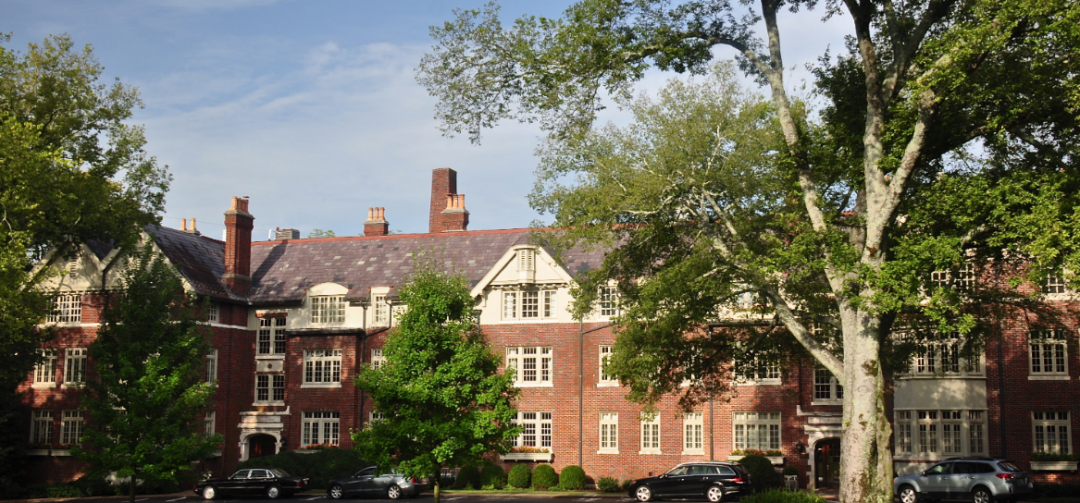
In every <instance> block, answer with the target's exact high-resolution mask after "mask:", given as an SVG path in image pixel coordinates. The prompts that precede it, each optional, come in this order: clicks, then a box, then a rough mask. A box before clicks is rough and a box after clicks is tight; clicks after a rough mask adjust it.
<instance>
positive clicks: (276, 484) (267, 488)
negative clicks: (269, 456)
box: [195, 468, 308, 500]
mask: <svg viewBox="0 0 1080 503" xmlns="http://www.w3.org/2000/svg"><path fill="white" fill-rule="evenodd" d="M307 487H308V479H304V478H299V477H291V476H289V474H288V473H285V470H282V469H280V468H245V469H243V470H237V471H236V473H234V474H232V475H231V476H229V478H227V479H210V480H206V481H203V482H199V483H198V484H195V495H196V496H202V497H203V499H208V500H212V499H214V498H217V497H218V496H258V495H260V494H262V495H265V496H266V497H267V498H270V499H277V498H281V497H288V496H292V495H294V494H296V493H298V492H301V491H304V490H306V489H307Z"/></svg>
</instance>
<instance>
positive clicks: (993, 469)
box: [893, 458, 1032, 503]
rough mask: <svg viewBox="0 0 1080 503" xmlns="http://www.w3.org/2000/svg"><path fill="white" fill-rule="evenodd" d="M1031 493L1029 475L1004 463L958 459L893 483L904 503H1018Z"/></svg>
mask: <svg viewBox="0 0 1080 503" xmlns="http://www.w3.org/2000/svg"><path fill="white" fill-rule="evenodd" d="M1031 491H1032V485H1031V480H1030V479H1028V476H1027V473H1025V472H1024V471H1023V470H1021V469H1020V468H1017V467H1016V465H1015V464H1013V462H1012V461H1007V460H1004V459H991V458H954V459H949V460H947V461H942V462H940V463H938V464H936V465H934V466H931V467H930V468H928V469H927V470H926V471H924V472H922V473H920V474H917V475H904V476H903V477H897V478H895V479H893V493H894V494H896V497H897V498H900V502H901V503H917V502H918V501H919V500H922V499H967V498H971V499H972V500H973V501H974V502H975V503H990V502H991V501H995V500H996V501H1015V500H1016V497H1017V496H1019V495H1023V494H1028V493H1030V492H1031Z"/></svg>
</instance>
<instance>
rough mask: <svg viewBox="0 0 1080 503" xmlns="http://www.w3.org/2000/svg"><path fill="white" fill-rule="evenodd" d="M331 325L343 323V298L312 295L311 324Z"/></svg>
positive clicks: (341, 296) (342, 296)
mask: <svg viewBox="0 0 1080 503" xmlns="http://www.w3.org/2000/svg"><path fill="white" fill-rule="evenodd" d="M333 323H345V296H344V295H313V296H312V297H311V324H312V325H329V324H333Z"/></svg>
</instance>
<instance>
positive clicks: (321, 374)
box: [300, 349, 342, 388]
mask: <svg viewBox="0 0 1080 503" xmlns="http://www.w3.org/2000/svg"><path fill="white" fill-rule="evenodd" d="M341 379H342V370H341V350H340V349H306V350H304V381H303V383H302V384H301V385H300V387H301V388H340V387H341Z"/></svg>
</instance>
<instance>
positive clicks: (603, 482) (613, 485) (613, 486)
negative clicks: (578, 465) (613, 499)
mask: <svg viewBox="0 0 1080 503" xmlns="http://www.w3.org/2000/svg"><path fill="white" fill-rule="evenodd" d="M596 488H597V489H599V490H600V492H604V493H617V492H619V479H617V478H614V477H600V480H597V481H596Z"/></svg>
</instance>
